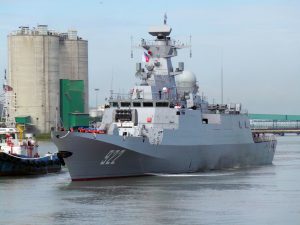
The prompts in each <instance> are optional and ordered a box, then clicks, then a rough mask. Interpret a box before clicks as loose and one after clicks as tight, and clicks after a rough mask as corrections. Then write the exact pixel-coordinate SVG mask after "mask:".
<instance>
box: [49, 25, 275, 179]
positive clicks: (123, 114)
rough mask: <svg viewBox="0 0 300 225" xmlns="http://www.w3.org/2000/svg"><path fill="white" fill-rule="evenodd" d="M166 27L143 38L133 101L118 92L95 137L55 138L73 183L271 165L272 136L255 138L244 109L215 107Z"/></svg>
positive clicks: (67, 134) (58, 135)
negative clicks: (182, 59)
mask: <svg viewBox="0 0 300 225" xmlns="http://www.w3.org/2000/svg"><path fill="white" fill-rule="evenodd" d="M171 31H172V29H171V27H169V26H168V25H167V24H166V21H165V23H164V24H163V25H161V26H156V27H151V28H150V29H149V34H150V35H152V36H154V40H153V41H146V40H144V39H142V41H141V44H140V47H142V48H143V49H144V52H143V54H144V55H143V56H144V60H143V61H144V63H143V64H142V63H137V65H136V74H135V75H136V76H137V77H138V78H140V80H141V82H140V84H139V85H136V86H135V87H134V88H133V89H132V90H131V91H130V93H129V94H128V95H127V96H120V95H114V94H112V95H111V97H110V98H109V102H108V105H107V106H106V108H105V110H104V114H103V119H102V122H101V124H100V126H99V127H97V128H96V129H95V130H94V131H91V130H85V129H79V131H72V132H71V131H56V132H53V133H52V138H53V141H54V143H55V144H56V145H57V146H58V149H59V151H60V157H62V158H64V161H65V163H66V165H67V166H68V168H69V171H70V175H71V177H72V180H87V179H96V178H103V177H121V176H136V175H145V174H152V173H155V174H157V173H185V172H196V171H200V170H211V169H222V168H231V167H245V166H253V165H265V164H271V163H272V160H273V157H274V152H275V148H276V140H275V138H274V137H273V136H268V137H265V136H260V137H259V136H257V135H253V134H252V132H251V129H250V124H249V119H248V116H247V114H243V113H242V111H241V104H209V103H208V102H207V101H206V100H205V99H204V98H203V97H201V96H200V95H199V94H198V89H199V87H198V85H197V80H196V76H195V75H194V74H193V73H192V72H189V71H186V70H184V63H183V62H179V63H178V67H177V68H175V69H174V68H173V65H172V61H171V59H172V57H175V56H177V52H178V50H179V49H181V48H184V47H186V45H184V44H181V43H177V42H176V41H174V40H172V39H171V37H170V33H171Z"/></svg>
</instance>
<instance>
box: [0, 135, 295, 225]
mask: <svg viewBox="0 0 300 225" xmlns="http://www.w3.org/2000/svg"><path fill="white" fill-rule="evenodd" d="M49 148H51V144H49V143H48V145H47V149H49ZM299 171H300V137H292V138H291V137H283V138H280V140H279V143H278V151H277V153H276V155H275V159H274V165H271V166H264V167H256V168H248V169H233V170H226V171H217V172H209V173H196V174H180V175H168V174H165V175H162V176H145V177H133V178H118V179H103V180H98V181H88V182H71V179H70V176H69V174H68V172H67V169H66V168H64V170H63V172H62V173H60V174H56V175H49V176H39V177H30V178H29V177H28V178H25V177H18V178H0V208H1V210H0V224H30V225H31V224H227V225H231V224H246V225H250V224H251V225H252V224H272V225H281V224H295V225H297V224H299V221H300V195H299V193H300V177H299V176H298V175H299ZM16 215H17V216H16Z"/></svg>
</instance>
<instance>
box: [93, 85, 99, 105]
mask: <svg viewBox="0 0 300 225" xmlns="http://www.w3.org/2000/svg"><path fill="white" fill-rule="evenodd" d="M94 91H95V93H96V110H97V106H98V92H99V88H95V89H94Z"/></svg>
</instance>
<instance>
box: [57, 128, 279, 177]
mask: <svg viewBox="0 0 300 225" xmlns="http://www.w3.org/2000/svg"><path fill="white" fill-rule="evenodd" d="M52 135H53V137H52V140H53V141H54V143H55V144H56V145H57V147H58V149H59V154H58V155H59V156H60V157H61V158H63V160H64V162H65V163H66V165H67V167H68V169H69V172H70V175H71V178H72V180H73V181H80V180H92V179H101V178H109V177H127V176H142V175H149V174H160V173H161V174H165V173H168V174H176V173H190V172H198V171H207V170H218V169H225V168H243V167H250V166H260V165H268V164H272V160H273V157H274V153H275V148H276V144H277V142H276V140H273V141H268V142H267V141H266V142H260V143H254V142H253V143H244V144H243V143H234V144H224V143H219V144H211V145H208V144H205V145H187V144H184V145H180V144H178V143H177V144H176V145H175V144H174V145H164V144H159V145H153V144H150V143H149V141H148V140H147V139H144V138H142V137H126V138H125V137H121V136H117V135H94V134H88V133H78V132H68V133H66V132H54V133H52Z"/></svg>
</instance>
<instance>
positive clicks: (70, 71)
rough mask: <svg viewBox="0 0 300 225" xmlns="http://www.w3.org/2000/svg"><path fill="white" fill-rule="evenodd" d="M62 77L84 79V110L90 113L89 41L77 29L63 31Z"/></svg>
mask: <svg viewBox="0 0 300 225" xmlns="http://www.w3.org/2000/svg"><path fill="white" fill-rule="evenodd" d="M59 51H60V54H59V58H60V64H59V73H60V79H69V80H83V81H84V102H85V106H84V111H85V113H88V102H89V99H88V42H87V41H86V40H82V38H80V37H78V36H77V31H76V30H69V31H68V33H62V34H61V35H60V41H59Z"/></svg>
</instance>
